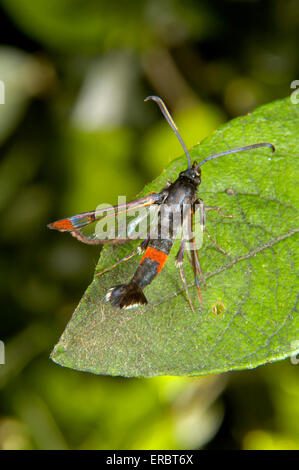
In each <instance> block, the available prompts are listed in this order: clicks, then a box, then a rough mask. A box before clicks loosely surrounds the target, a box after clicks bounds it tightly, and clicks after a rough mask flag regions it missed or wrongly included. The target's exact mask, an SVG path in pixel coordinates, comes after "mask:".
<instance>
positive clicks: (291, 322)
mask: <svg viewBox="0 0 299 470" xmlns="http://www.w3.org/2000/svg"><path fill="white" fill-rule="evenodd" d="M298 118H299V113H298V106H296V105H294V104H292V103H291V102H290V99H289V98H286V99H284V100H280V101H276V102H274V103H271V104H269V105H266V106H263V107H261V108H259V109H257V110H256V111H255V112H253V113H252V114H250V115H247V116H245V117H242V118H238V119H234V120H233V121H231V122H229V123H228V124H226V125H224V126H223V127H221V128H220V129H219V130H218V131H216V132H215V133H214V134H212V136H211V137H209V138H207V139H205V140H204V141H203V142H202V143H201V144H200V145H199V146H196V147H194V148H193V149H192V151H191V154H192V159H193V160H194V159H196V160H202V159H203V158H204V157H205V156H207V155H211V154H213V153H217V152H220V151H223V150H227V149H228V148H236V147H239V146H243V145H248V144H252V143H256V142H271V143H273V144H274V145H275V146H276V152H275V153H274V154H271V152H270V151H269V150H268V149H265V148H262V149H258V150H252V151H250V152H244V153H239V154H235V155H229V156H225V157H222V158H219V159H217V160H213V161H211V162H209V163H207V164H206V165H204V166H203V167H202V184H201V186H200V187H199V192H198V195H199V197H201V198H202V199H203V200H204V202H205V204H206V205H207V206H219V207H221V208H222V211H223V212H224V213H225V214H230V215H233V216H234V218H231V219H230V218H222V217H221V215H219V213H218V212H216V211H208V212H207V230H208V232H209V234H210V236H211V237H212V238H213V239H214V240H216V242H217V244H218V245H219V246H221V248H223V249H224V250H226V251H228V252H229V253H230V255H229V256H227V255H224V254H222V253H220V252H219V251H217V250H216V249H215V247H214V246H213V244H212V242H211V241H210V240H209V239H208V238H207V237H205V239H204V244H203V246H202V248H201V249H200V253H199V255H200V261H201V267H202V270H203V272H204V276H205V278H206V284H207V286H206V289H202V297H203V303H202V304H200V303H199V301H198V298H197V294H196V288H195V287H194V281H193V274H192V270H191V267H190V265H189V262H188V260H186V261H185V264H184V266H185V271H186V278H187V281H188V285H189V286H190V294H191V297H192V301H193V304H194V305H195V310H196V311H195V313H193V312H192V311H191V310H190V307H189V304H188V301H187V299H186V294H185V292H184V288H183V286H182V284H181V281H180V276H179V273H178V271H177V268H176V267H175V265H174V257H175V254H176V249H175V247H174V250H173V252H172V253H171V255H170V257H169V259H168V261H167V264H166V266H165V268H164V269H163V270H162V272H161V273H160V274H159V276H158V277H157V278H156V279H155V280H154V281H153V282H152V284H150V286H148V287H147V288H146V289H145V294H146V297H147V299H148V300H149V304H148V305H147V306H146V307H144V308H137V309H132V310H127V311H122V310H118V309H114V308H111V307H110V304H106V303H105V302H104V301H103V299H104V296H105V293H106V292H107V289H108V288H109V287H111V286H114V285H116V284H119V283H123V282H126V281H128V280H129V279H130V277H131V276H132V274H133V273H134V271H135V269H136V267H137V265H138V262H139V260H138V258H133V259H131V260H130V261H129V262H127V263H122V264H121V265H120V266H119V267H117V268H115V269H113V270H112V271H110V272H107V273H106V274H104V275H102V276H100V277H95V279H94V280H93V282H92V283H91V285H90V286H89V287H88V289H87V291H86V293H85V294H84V296H83V298H82V300H81V302H80V304H79V306H78V308H77V309H76V311H75V313H74V315H73V317H72V319H71V321H70V322H69V324H68V325H67V327H66V330H65V331H64V333H63V335H62V337H61V339H60V341H59V343H58V344H57V346H56V347H55V348H54V351H53V353H52V359H53V360H54V361H55V362H57V363H58V364H60V365H63V366H67V367H70V368H74V369H79V370H84V371H90V372H93V373H96V374H110V375H123V376H145V377H151V376H154V375H202V374H208V373H215V372H225V371H228V370H232V369H247V368H253V367H256V366H258V365H261V364H264V363H267V362H271V361H276V360H280V359H283V358H286V357H288V356H290V355H292V354H295V352H296V351H298V326H299V321H298V314H297V310H296V292H297V289H296V286H297V281H296V273H295V265H296V252H295V249H296V245H295V243H296V232H297V229H296V223H295V215H296V207H295V206H296V203H297V202H298V200H297V192H296V186H295V182H296V179H297V178H296V170H297V168H298V167H297V161H298V160H297V159H296V156H298V154H299V149H298V146H299V144H298V134H297V133H298V126H299V119H298ZM185 168H186V158H185V157H181V158H179V159H177V160H175V161H173V162H172V163H171V165H170V166H169V167H168V169H167V170H166V171H165V172H164V173H163V174H162V175H161V176H160V177H159V178H158V179H156V180H155V181H154V182H153V183H152V184H149V185H148V186H147V187H146V188H145V190H144V192H143V194H146V193H149V192H151V191H159V189H160V188H162V187H163V185H164V184H165V182H166V180H167V179H168V178H170V179H171V180H175V179H176V177H177V175H178V173H179V172H180V171H182V170H183V169H185ZM297 175H298V172H297ZM134 246H135V245H134V243H130V244H128V245H122V246H110V247H105V248H104V249H103V251H102V254H101V258H100V261H99V264H98V266H97V271H100V270H101V269H103V268H104V267H108V266H109V265H111V264H113V263H115V262H116V261H117V260H118V259H120V257H123V256H124V255H125V254H127V253H129V252H130V251H132V248H133V247H134Z"/></svg>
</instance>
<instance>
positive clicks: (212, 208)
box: [205, 206, 234, 219]
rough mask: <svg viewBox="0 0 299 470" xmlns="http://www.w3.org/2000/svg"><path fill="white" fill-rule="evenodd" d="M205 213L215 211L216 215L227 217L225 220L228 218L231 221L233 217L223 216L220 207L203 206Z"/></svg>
mask: <svg viewBox="0 0 299 470" xmlns="http://www.w3.org/2000/svg"><path fill="white" fill-rule="evenodd" d="M205 211H217V212H218V214H219V215H221V217H227V218H229V219H233V218H234V215H227V214H223V212H222V209H221V207H216V206H215V207H214V206H205Z"/></svg>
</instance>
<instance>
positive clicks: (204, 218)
mask: <svg viewBox="0 0 299 470" xmlns="http://www.w3.org/2000/svg"><path fill="white" fill-rule="evenodd" d="M195 204H197V205H198V204H201V205H202V206H203V212H204V215H203V229H204V231H205V233H206V235H207V237H208V239H209V240H210V241H211V243H212V245H213V246H214V247H215V248H216V249H217V250H218V251H220V253H222V254H223V255H226V256H230V254H229V253H228V252H227V251H225V250H223V248H221V247H220V246H219V245H217V243H216V242H215V240H213V238H212V237H211V235H210V234H209V232H208V231H207V228H206V217H205V212H206V211H208V210H216V211H217V212H218V213H219V214H220V215H221V216H222V217H228V218H233V217H234V216H233V215H225V214H223V212H222V210H221V208H220V207H208V206H204V205H203V201H202V199H197V200H196V201H195ZM194 207H195V206H194Z"/></svg>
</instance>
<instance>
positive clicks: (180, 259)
mask: <svg viewBox="0 0 299 470" xmlns="http://www.w3.org/2000/svg"><path fill="white" fill-rule="evenodd" d="M185 243H186V241H185V240H183V241H182V243H181V246H180V248H179V251H178V253H177V255H176V258H175V265H176V266H177V267H178V268H179V270H180V275H181V279H182V282H183V284H184V288H185V292H186V295H187V299H188V302H189V305H190V308H191V310H192V312H194V307H193V305H192V302H191V298H190V295H189V290H188V286H187V282H186V278H185V273H184V268H183V261H184V253H185Z"/></svg>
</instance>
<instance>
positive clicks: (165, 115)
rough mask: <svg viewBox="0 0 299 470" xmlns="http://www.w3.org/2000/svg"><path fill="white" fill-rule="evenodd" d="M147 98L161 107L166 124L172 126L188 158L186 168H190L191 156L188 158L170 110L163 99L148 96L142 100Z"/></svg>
mask: <svg viewBox="0 0 299 470" xmlns="http://www.w3.org/2000/svg"><path fill="white" fill-rule="evenodd" d="M149 100H153V101H155V102H156V103H157V104H158V106H159V108H160V109H161V111H162V113H163V116H164V117H165V119H166V121H167V122H168V124H169V125H170V127H171V128H172V130H173V132H174V133H175V135H176V136H177V138H178V139H179V141H180V144H181V146H182V147H183V149H184V152H185V154H186V157H187V160H188V168H191V158H190V155H189V153H188V150H187V148H186V145H185V144H184V141H183V139H182V137H181V136H180V134H179V130H178V128H177V126H176V124H175V122H174V120H173V119H172V117H171V115H170V112H169V111H168V109H167V108H166V106H165V103H164V102H163V100H161V98H159V96H148V97H147V98H145V100H144V101H149Z"/></svg>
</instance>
